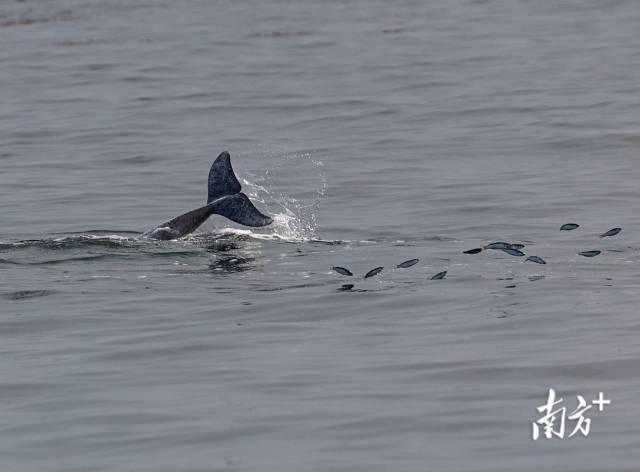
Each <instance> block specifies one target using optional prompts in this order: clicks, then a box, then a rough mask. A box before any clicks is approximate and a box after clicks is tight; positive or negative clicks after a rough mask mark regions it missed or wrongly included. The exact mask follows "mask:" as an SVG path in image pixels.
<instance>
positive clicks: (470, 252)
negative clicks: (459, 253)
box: [463, 247, 482, 254]
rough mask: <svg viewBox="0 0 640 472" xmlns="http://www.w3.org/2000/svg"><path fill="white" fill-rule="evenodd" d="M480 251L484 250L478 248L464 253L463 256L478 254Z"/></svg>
mask: <svg viewBox="0 0 640 472" xmlns="http://www.w3.org/2000/svg"><path fill="white" fill-rule="evenodd" d="M480 251H482V248H481V247H477V248H475V249H469V250H467V251H463V254H478V253H479V252H480Z"/></svg>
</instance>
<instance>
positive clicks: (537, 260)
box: [525, 256, 546, 264]
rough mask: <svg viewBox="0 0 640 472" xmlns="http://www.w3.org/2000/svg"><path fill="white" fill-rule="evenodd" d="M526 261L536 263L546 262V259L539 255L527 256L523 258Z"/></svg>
mask: <svg viewBox="0 0 640 472" xmlns="http://www.w3.org/2000/svg"><path fill="white" fill-rule="evenodd" d="M526 261H531V262H535V263H536V264H546V261H545V260H544V259H543V258H542V257H540V256H529V257H527V258H526V259H525V262H526Z"/></svg>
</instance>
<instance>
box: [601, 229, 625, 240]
mask: <svg viewBox="0 0 640 472" xmlns="http://www.w3.org/2000/svg"><path fill="white" fill-rule="evenodd" d="M620 231H622V228H613V229H610V230H609V231H607V232H606V233H604V234H601V235H600V237H601V238H606V237H608V236H615V235H616V234H618V233H620Z"/></svg>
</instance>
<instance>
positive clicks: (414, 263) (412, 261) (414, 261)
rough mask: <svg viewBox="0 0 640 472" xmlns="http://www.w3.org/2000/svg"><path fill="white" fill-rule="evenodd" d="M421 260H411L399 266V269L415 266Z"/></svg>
mask: <svg viewBox="0 0 640 472" xmlns="http://www.w3.org/2000/svg"><path fill="white" fill-rule="evenodd" d="M419 260H420V259H409V260H408V261H404V262H401V263H400V264H398V265H397V267H398V269H406V268H407V267H411V266H414V265H416V264H417V263H418V261H419Z"/></svg>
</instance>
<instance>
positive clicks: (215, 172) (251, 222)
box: [207, 151, 273, 226]
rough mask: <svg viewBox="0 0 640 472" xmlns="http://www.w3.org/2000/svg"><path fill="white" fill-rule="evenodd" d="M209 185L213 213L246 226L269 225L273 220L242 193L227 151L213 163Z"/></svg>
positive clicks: (209, 199)
mask: <svg viewBox="0 0 640 472" xmlns="http://www.w3.org/2000/svg"><path fill="white" fill-rule="evenodd" d="M208 187H209V192H208V195H207V204H208V205H209V204H210V205H212V206H213V208H214V210H213V213H215V214H218V215H221V216H224V217H226V218H229V219H230V220H231V221H235V222H236V223H240V224H241V225H245V226H267V225H269V224H271V222H272V221H273V220H272V219H271V218H269V217H268V216H267V215H263V214H262V213H260V212H259V211H258V209H257V208H256V207H255V206H253V203H251V200H249V197H247V196H246V195H245V194H244V193H240V190H241V189H242V186H241V185H240V182H238V179H237V178H236V176H235V174H234V173H233V168H232V167H231V156H230V155H229V153H228V152H227V151H224V152H223V153H221V154H220V155H219V156H218V157H217V158H216V160H215V161H214V162H213V164H212V165H211V170H210V171H209V184H208Z"/></svg>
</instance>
